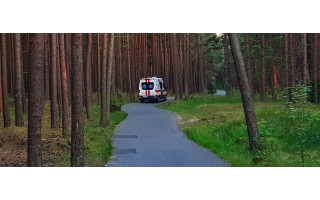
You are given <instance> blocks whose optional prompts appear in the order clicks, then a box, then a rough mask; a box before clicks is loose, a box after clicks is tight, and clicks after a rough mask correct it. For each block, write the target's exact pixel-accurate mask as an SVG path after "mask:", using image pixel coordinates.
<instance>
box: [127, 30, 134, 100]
mask: <svg viewBox="0 0 320 200" xmlns="http://www.w3.org/2000/svg"><path fill="white" fill-rule="evenodd" d="M127 58H128V78H129V79H128V84H129V94H130V101H131V102H132V100H133V97H132V77H131V64H130V61H131V59H130V35H129V33H127Z"/></svg>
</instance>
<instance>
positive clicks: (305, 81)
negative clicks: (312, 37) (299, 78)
mask: <svg viewBox="0 0 320 200" xmlns="http://www.w3.org/2000/svg"><path fill="white" fill-rule="evenodd" d="M302 36H303V84H304V85H308V82H309V70H308V58H307V48H308V47H307V34H306V33H303V35H302Z"/></svg>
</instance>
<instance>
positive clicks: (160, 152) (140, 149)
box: [106, 103, 229, 167]
mask: <svg viewBox="0 0 320 200" xmlns="http://www.w3.org/2000/svg"><path fill="white" fill-rule="evenodd" d="M157 105H158V103H133V104H128V105H125V106H123V107H122V110H123V111H124V112H126V113H128V117H127V118H126V119H125V120H124V121H123V122H122V123H121V124H120V125H118V127H117V129H116V131H115V133H114V138H113V147H114V148H115V149H114V151H113V153H112V156H111V158H110V160H109V162H108V163H107V165H106V166H108V167H227V166H229V165H228V164H227V163H225V162H224V161H223V160H221V159H220V158H219V157H218V156H216V155H215V154H213V153H212V152H210V151H208V150H206V149H204V148H202V147H200V146H199V145H198V144H196V143H195V142H193V141H191V140H189V139H187V137H186V136H185V134H184V133H183V132H181V131H180V129H179V127H178V122H177V118H176V116H175V115H174V114H173V113H171V112H169V111H165V110H161V109H158V108H156V106H157Z"/></svg>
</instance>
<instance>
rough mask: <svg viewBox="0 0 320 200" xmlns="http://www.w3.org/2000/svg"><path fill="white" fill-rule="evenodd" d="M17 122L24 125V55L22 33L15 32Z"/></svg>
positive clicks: (17, 124)
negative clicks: (22, 54) (22, 53)
mask: <svg viewBox="0 0 320 200" xmlns="http://www.w3.org/2000/svg"><path fill="white" fill-rule="evenodd" d="M15 52H16V57H15V58H16V67H15V122H16V126H23V107H22V57H21V52H22V49H21V37H20V33H16V34H15Z"/></svg>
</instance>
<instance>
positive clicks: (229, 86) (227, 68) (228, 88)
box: [223, 34, 232, 97]
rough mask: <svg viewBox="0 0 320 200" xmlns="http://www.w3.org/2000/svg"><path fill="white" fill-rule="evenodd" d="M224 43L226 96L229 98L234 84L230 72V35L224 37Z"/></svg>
mask: <svg viewBox="0 0 320 200" xmlns="http://www.w3.org/2000/svg"><path fill="white" fill-rule="evenodd" d="M223 43H224V67H225V71H226V73H225V76H226V79H227V80H226V81H225V82H226V95H227V97H230V96H232V84H231V70H230V63H229V57H230V56H229V44H228V43H229V42H228V35H227V34H224V35H223Z"/></svg>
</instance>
